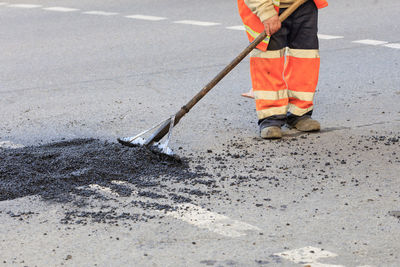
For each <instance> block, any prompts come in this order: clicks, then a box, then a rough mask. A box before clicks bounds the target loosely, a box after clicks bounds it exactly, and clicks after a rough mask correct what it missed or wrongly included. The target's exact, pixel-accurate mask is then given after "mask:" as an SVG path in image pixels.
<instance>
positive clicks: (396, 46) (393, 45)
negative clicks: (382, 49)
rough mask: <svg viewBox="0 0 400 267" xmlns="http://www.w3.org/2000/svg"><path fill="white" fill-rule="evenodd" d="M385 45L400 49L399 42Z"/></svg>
mask: <svg viewBox="0 0 400 267" xmlns="http://www.w3.org/2000/svg"><path fill="white" fill-rule="evenodd" d="M384 46H386V47H390V48H395V49H400V43H397V44H385V45H384Z"/></svg>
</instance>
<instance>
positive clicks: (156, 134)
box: [145, 0, 308, 146]
mask: <svg viewBox="0 0 400 267" xmlns="http://www.w3.org/2000/svg"><path fill="white" fill-rule="evenodd" d="M307 1H308V0H297V1H296V2H294V3H293V4H292V5H291V6H290V7H288V8H287V9H286V10H285V11H284V12H283V13H282V14H281V15H280V16H279V19H280V21H281V22H283V21H284V20H285V19H287V18H288V17H289V16H290V15H291V14H292V13H293V12H294V11H295V10H296V9H297V8H298V7H299V6H301V5H302V4H304V3H305V2H307ZM266 37H267V34H266V33H265V31H264V32H262V33H261V34H260V35H258V37H257V38H256V39H255V40H254V41H253V42H252V43H251V44H249V46H247V47H246V48H245V49H244V50H243V51H242V52H241V53H240V54H239V55H238V56H237V57H236V58H235V59H234V60H232V62H231V63H229V64H228V65H227V66H226V67H225V68H224V69H223V70H222V71H221V72H219V73H218V74H217V75H216V76H215V77H214V79H212V80H211V81H210V82H209V83H208V84H207V85H206V86H204V87H203V89H201V91H200V92H198V93H197V95H195V96H194V97H193V98H192V99H191V100H190V101H189V102H188V103H187V104H186V105H184V106H183V107H182V108H181V109H180V110H179V111H178V112H177V113H176V114H175V122H174V126H175V125H177V124H178V122H179V121H180V120H181V119H182V117H183V116H185V114H186V113H188V112H189V111H190V110H191V109H192V108H193V106H194V105H196V104H197V102H199V101H200V100H201V99H202V98H203V97H204V96H205V95H206V94H207V93H208V92H209V91H210V90H211V89H213V88H214V86H215V85H217V83H219V81H221V80H222V79H223V78H224V77H225V76H226V75H227V74H228V73H229V72H230V71H231V70H232V69H234V68H235V67H236V66H237V65H238V64H239V63H240V62H241V61H242V60H243V59H244V58H245V57H246V56H247V55H248V54H249V53H250V52H251V51H252V50H253V49H254V48H256V47H257V45H258V44H259V43H261V42H262V41H263V40H264V39H265V38H266ZM169 127H170V124H169V121H167V122H166V123H164V124H163V125H161V126H160V128H159V129H158V130H157V131H156V132H154V134H153V135H151V136H150V137H149V138H148V139H147V140H146V143H145V145H146V146H147V145H150V144H152V143H153V142H158V141H160V140H161V139H162V138H163V137H164V136H165V135H166V134H167V133H168V130H169Z"/></svg>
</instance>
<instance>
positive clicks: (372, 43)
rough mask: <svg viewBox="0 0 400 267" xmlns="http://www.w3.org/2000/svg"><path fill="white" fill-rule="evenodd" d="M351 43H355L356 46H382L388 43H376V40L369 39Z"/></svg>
mask: <svg viewBox="0 0 400 267" xmlns="http://www.w3.org/2000/svg"><path fill="white" fill-rule="evenodd" d="M352 43H356V44H366V45H383V44H387V43H388V42H385V41H378V40H371V39H365V40H358V41H353V42H352Z"/></svg>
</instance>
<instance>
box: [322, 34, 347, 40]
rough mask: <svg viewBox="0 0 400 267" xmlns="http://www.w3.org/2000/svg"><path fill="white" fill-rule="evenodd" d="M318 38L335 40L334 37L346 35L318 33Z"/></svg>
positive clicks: (338, 37)
mask: <svg viewBox="0 0 400 267" xmlns="http://www.w3.org/2000/svg"><path fill="white" fill-rule="evenodd" d="M318 38H319V39H322V40H334V39H343V38H344V36H335V35H327V34H318Z"/></svg>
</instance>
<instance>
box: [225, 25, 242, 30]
mask: <svg viewBox="0 0 400 267" xmlns="http://www.w3.org/2000/svg"><path fill="white" fill-rule="evenodd" d="M226 29H228V30H235V31H245V30H246V29H245V28H244V26H243V25H238V26H230V27H226Z"/></svg>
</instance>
